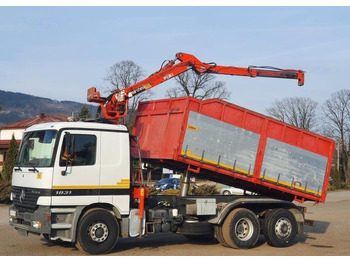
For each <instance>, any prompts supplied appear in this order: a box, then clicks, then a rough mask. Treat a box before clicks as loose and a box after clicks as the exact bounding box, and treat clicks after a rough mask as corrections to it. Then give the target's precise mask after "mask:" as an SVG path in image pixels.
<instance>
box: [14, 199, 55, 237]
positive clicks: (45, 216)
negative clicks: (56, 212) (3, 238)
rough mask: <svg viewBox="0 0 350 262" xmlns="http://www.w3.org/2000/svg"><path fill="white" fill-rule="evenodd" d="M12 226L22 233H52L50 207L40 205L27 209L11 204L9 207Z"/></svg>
mask: <svg viewBox="0 0 350 262" xmlns="http://www.w3.org/2000/svg"><path fill="white" fill-rule="evenodd" d="M9 216H10V221H9V224H10V226H13V227H14V228H15V229H16V230H17V231H18V232H19V233H20V234H21V235H25V236H27V235H28V233H33V234H50V233H51V210H50V208H49V207H45V206H39V207H38V208H37V209H36V210H25V209H22V208H18V207H16V206H15V205H11V206H10V208H9Z"/></svg>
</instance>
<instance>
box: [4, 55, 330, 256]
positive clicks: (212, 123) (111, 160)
mask: <svg viewBox="0 0 350 262" xmlns="http://www.w3.org/2000/svg"><path fill="white" fill-rule="evenodd" d="M176 57H177V59H176V61H173V60H171V61H170V62H168V63H167V64H166V65H165V66H164V67H162V68H161V69H160V70H159V71H157V72H156V73H155V74H153V75H151V76H150V77H149V78H146V79H145V80H143V81H140V82H139V83H136V84H135V85H133V86H130V87H127V88H125V89H123V90H116V91H115V92H114V93H113V94H111V95H110V96H109V97H107V98H104V97H101V96H100V94H99V92H97V91H96V88H90V89H89V90H88V101H90V102H97V103H99V105H100V107H99V108H100V110H99V113H100V114H101V115H102V116H103V118H102V121H103V122H109V123H97V122H56V123H45V124H39V125H34V126H32V127H30V128H28V129H27V130H26V131H25V133H24V135H23V138H22V141H21V145H20V149H19V152H18V156H17V161H16V166H15V168H14V170H13V177H12V187H13V189H12V194H11V199H12V201H13V202H12V205H11V206H10V208H9V216H10V221H9V223H10V225H11V226H13V227H14V228H15V229H16V230H17V231H18V232H19V233H20V234H21V235H24V236H27V235H28V234H29V233H32V234H37V235H40V234H42V235H43V236H44V237H45V238H46V239H47V240H48V241H50V242H61V241H66V242H72V243H75V245H76V247H77V248H78V249H79V250H81V251H83V252H86V253H90V254H104V253H108V252H110V251H111V250H112V249H113V248H114V247H115V246H117V243H118V239H119V238H129V237H144V236H147V235H150V234H156V233H162V232H173V233H178V234H183V235H185V236H186V237H189V238H193V237H199V238H201V239H206V238H208V239H210V238H213V237H215V238H216V239H217V240H218V241H219V242H220V243H221V244H222V245H223V246H225V247H230V248H242V249H247V248H253V247H254V246H255V244H256V242H257V240H258V238H259V236H260V235H261V234H262V235H264V237H265V238H266V240H267V242H268V244H269V245H272V246H276V247H285V246H290V245H292V244H293V243H294V241H295V237H296V235H297V234H298V233H303V226H304V225H305V224H310V223H311V221H309V220H307V219H306V218H305V214H304V213H305V210H304V208H303V207H302V206H299V205H298V204H297V203H303V202H304V201H314V202H315V203H320V202H324V201H325V199H326V194H327V184H328V179H329V173H330V168H331V162H332V154H333V150H334V141H332V140H330V139H328V138H325V137H322V136H319V135H317V134H314V133H311V132H308V131H305V130H302V129H298V128H296V127H294V126H291V125H288V124H285V123H283V122H280V121H277V120H275V119H272V118H269V117H266V116H264V115H261V114H258V113H255V112H252V111H250V110H247V109H244V108H241V107H239V106H236V105H233V104H230V103H227V102H224V101H222V100H218V99H211V100H205V101H201V100H198V99H195V98H191V97H183V98H176V99H161V100H154V101H148V102H141V103H140V104H139V107H138V111H137V115H136V120H135V124H134V128H133V130H132V134H130V132H129V130H128V129H127V127H126V126H125V125H122V124H120V122H121V121H120V120H122V119H123V118H125V116H126V114H127V102H128V99H130V98H131V97H133V96H134V95H137V94H138V93H140V92H143V91H145V90H148V89H150V88H152V87H154V86H156V85H157V84H160V83H162V82H164V81H166V80H168V79H171V78H172V77H174V76H176V75H179V74H181V73H183V72H185V71H187V70H189V69H193V70H195V71H196V72H197V73H200V74H202V73H223V74H229V75H242V76H250V77H256V76H263V77H278V78H289V79H298V83H299V85H302V84H303V83H304V72H303V71H301V70H283V69H275V68H273V69H271V68H262V69H261V68H256V67H249V68H246V69H244V68H237V67H223V66H217V65H216V64H212V63H210V64H207V63H202V62H201V61H199V60H198V59H197V58H195V57H194V56H192V55H188V54H184V53H179V54H177V55H176ZM178 61H180V62H179V63H176V62H178ZM132 163H136V164H137V165H135V164H132ZM151 166H160V167H167V168H169V169H172V170H176V171H179V172H181V173H183V177H182V183H181V186H180V192H179V195H177V196H167V195H159V194H157V195H150V194H149V187H147V186H146V184H145V180H144V174H143V171H142V169H143V168H144V167H151ZM191 177H198V178H203V179H205V180H211V181H214V182H219V183H222V184H227V185H231V186H235V187H238V188H242V189H244V190H246V191H249V192H251V194H245V195H229V196H224V195H209V196H197V195H191V194H188V191H189V183H190V178H191Z"/></svg>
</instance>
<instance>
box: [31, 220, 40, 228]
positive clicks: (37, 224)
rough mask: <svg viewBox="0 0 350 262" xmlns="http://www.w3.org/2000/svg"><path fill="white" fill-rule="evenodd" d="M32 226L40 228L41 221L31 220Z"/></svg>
mask: <svg viewBox="0 0 350 262" xmlns="http://www.w3.org/2000/svg"><path fill="white" fill-rule="evenodd" d="M32 227H34V228H36V229H41V222H40V221H32Z"/></svg>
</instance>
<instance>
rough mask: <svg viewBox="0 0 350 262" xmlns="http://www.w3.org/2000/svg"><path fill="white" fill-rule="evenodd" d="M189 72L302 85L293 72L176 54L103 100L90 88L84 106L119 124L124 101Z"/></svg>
mask: <svg viewBox="0 0 350 262" xmlns="http://www.w3.org/2000/svg"><path fill="white" fill-rule="evenodd" d="M189 69H192V70H194V71H195V72H196V73H198V74H209V73H212V74H223V75H237V76H249V77H274V78H288V79H298V85H299V86H302V85H303V84H304V71H302V70H293V69H280V68H275V67H265V66H263V67H256V66H249V67H248V68H242V67H235V66H220V65H216V64H215V63H203V62H201V61H200V60H199V59H197V58H196V57H195V56H193V55H191V54H186V53H177V54H176V58H175V59H174V60H170V61H169V62H168V63H167V64H166V65H165V66H163V67H162V68H161V69H160V70H159V71H157V72H155V73H153V74H152V75H150V76H149V77H148V78H146V79H144V80H141V81H140V82H138V83H136V84H134V85H131V86H128V87H126V88H124V89H121V90H119V89H116V90H114V91H113V92H112V94H110V95H109V96H108V97H107V98H106V97H101V96H100V92H98V91H96V88H95V87H91V88H89V89H88V92H87V100H88V102H95V103H99V105H100V109H101V111H102V113H103V116H104V117H105V118H106V119H110V120H115V121H119V120H120V119H122V118H124V117H125V116H126V114H127V108H128V106H127V104H128V100H129V99H130V98H132V97H133V96H135V95H137V94H139V93H141V92H144V91H146V90H149V89H151V88H153V87H155V86H156V85H159V84H161V83H163V82H165V81H167V80H169V79H171V78H173V77H175V76H178V75H180V74H182V73H184V72H185V71H187V70H189Z"/></svg>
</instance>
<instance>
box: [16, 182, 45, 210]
mask: <svg viewBox="0 0 350 262" xmlns="http://www.w3.org/2000/svg"><path fill="white" fill-rule="evenodd" d="M40 195H41V193H40V190H37V189H33V188H22V187H13V188H12V197H13V204H14V205H16V206H19V207H25V208H31V209H35V208H36V206H37V205H36V203H37V201H38V198H39V196H40Z"/></svg>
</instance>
